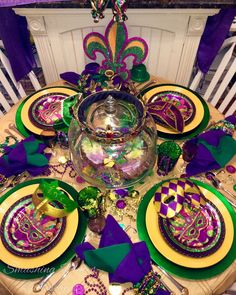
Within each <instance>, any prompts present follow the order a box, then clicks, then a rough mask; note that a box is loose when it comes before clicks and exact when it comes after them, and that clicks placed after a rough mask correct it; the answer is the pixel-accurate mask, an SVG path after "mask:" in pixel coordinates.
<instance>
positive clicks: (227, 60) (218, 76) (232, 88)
mask: <svg viewBox="0 0 236 295" xmlns="http://www.w3.org/2000/svg"><path fill="white" fill-rule="evenodd" d="M235 52H236V36H235V37H231V38H228V39H226V40H225V41H224V43H223V45H222V47H221V49H220V50H219V53H223V54H222V59H221V61H220V64H219V66H218V67H217V69H216V71H215V73H214V76H213V77H212V80H211V82H210V84H209V85H208V87H207V89H206V91H205V93H204V94H203V97H204V99H205V100H206V101H208V102H210V103H211V104H212V105H213V106H215V107H217V108H218V110H219V111H220V112H221V113H223V114H225V116H228V115H232V114H233V113H235V112H236V81H235V80H236V79H235V77H236V53H235ZM219 53H218V55H219ZM203 76H204V74H203V73H202V72H201V71H200V70H199V71H198V73H197V75H196V76H195V77H194V79H193V81H192V83H191V85H190V88H191V89H192V90H196V89H197V87H198V85H199V83H200V81H201V79H202V78H203ZM233 80H234V81H233ZM230 84H231V85H230Z"/></svg>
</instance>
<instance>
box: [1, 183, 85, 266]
mask: <svg viewBox="0 0 236 295" xmlns="http://www.w3.org/2000/svg"><path fill="white" fill-rule="evenodd" d="M38 186H39V184H38V183H37V184H31V185H28V186H25V187H22V188H20V189H19V190H17V191H15V192H14V193H13V194H12V195H10V196H9V197H8V198H7V199H6V200H5V201H3V203H2V204H1V208H0V223H1V222H2V218H3V216H4V214H5V213H6V212H7V210H8V209H9V208H10V207H11V206H12V205H13V204H14V203H15V202H16V201H18V200H19V199H21V198H23V197H25V196H27V195H30V194H32V193H33V192H34V191H35V190H36V189H37V187H38ZM70 198H71V199H72V197H70ZM78 224H79V214H78V210H74V211H73V212H72V213H71V214H69V215H68V216H67V217H66V227H65V230H64V234H63V235H62V237H61V239H60V241H59V242H58V243H57V244H56V245H55V247H53V248H52V249H51V250H49V251H48V252H46V253H44V254H42V255H39V256H37V257H20V256H16V255H14V254H12V253H11V252H9V251H8V250H7V249H6V248H5V247H4V245H3V243H2V240H1V239H0V260H2V261H3V262H4V263H6V264H8V265H10V266H12V267H16V268H20V269H29V268H37V267H41V266H43V265H46V264H48V263H50V262H52V261H53V260H55V259H56V258H58V257H59V256H60V255H61V254H63V253H64V252H65V250H66V249H67V248H68V247H69V245H70V244H71V242H72V241H73V238H74V236H75V234H76V230H77V227H78Z"/></svg>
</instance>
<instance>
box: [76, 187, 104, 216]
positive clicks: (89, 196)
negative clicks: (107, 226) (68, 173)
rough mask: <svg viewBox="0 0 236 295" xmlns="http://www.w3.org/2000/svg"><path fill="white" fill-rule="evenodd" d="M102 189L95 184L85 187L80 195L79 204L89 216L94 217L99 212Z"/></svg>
mask: <svg viewBox="0 0 236 295" xmlns="http://www.w3.org/2000/svg"><path fill="white" fill-rule="evenodd" d="M101 200H102V197H101V191H100V190H99V189H98V188H97V187H94V186H88V187H85V188H83V189H82V190H81V191H80V192H79V195H78V198H77V201H78V204H79V206H80V208H81V210H83V211H84V212H85V214H86V215H87V216H88V217H89V218H94V217H96V216H97V214H98V212H99V205H100V203H101Z"/></svg>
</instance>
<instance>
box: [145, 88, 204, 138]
mask: <svg viewBox="0 0 236 295" xmlns="http://www.w3.org/2000/svg"><path fill="white" fill-rule="evenodd" d="M168 91H169V92H171V91H172V92H178V93H181V94H183V95H185V96H187V97H188V99H189V100H190V101H191V102H192V103H193V104H194V105H195V115H194V118H193V120H192V121H191V122H190V123H189V124H187V125H186V126H185V127H184V130H183V132H182V133H181V134H183V133H185V132H189V131H191V130H193V129H195V128H196V127H197V126H198V125H199V124H200V123H201V122H202V120H203V117H204V107H203V105H202V103H201V100H200V99H199V98H198V97H197V95H195V94H194V93H193V92H192V91H190V90H188V89H186V88H183V87H181V86H178V85H163V86H158V85H157V86H156V87H154V88H152V89H150V90H149V91H147V92H145V94H144V96H143V98H144V101H145V102H146V101H148V99H150V98H151V97H153V96H154V95H156V94H159V93H161V92H168ZM156 127H157V131H160V132H163V133H168V134H180V133H179V132H177V131H175V130H172V129H170V128H167V127H165V126H163V125H160V124H158V123H156Z"/></svg>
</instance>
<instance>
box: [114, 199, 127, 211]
mask: <svg viewBox="0 0 236 295" xmlns="http://www.w3.org/2000/svg"><path fill="white" fill-rule="evenodd" d="M116 207H117V208H118V209H121V210H123V209H125V207H126V202H125V201H124V200H118V201H117V202H116Z"/></svg>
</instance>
